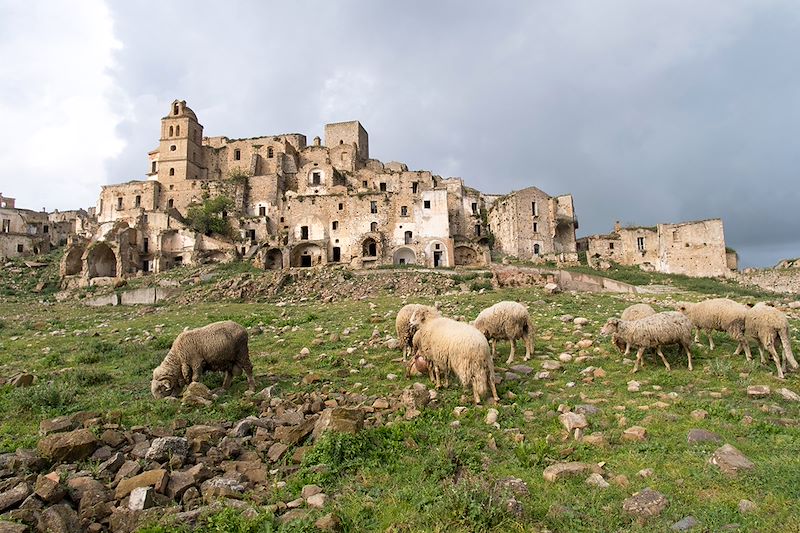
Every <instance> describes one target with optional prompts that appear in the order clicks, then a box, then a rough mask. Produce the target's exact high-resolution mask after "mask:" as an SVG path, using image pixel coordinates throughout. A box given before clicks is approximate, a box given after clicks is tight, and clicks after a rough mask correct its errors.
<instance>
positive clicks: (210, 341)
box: [150, 320, 255, 398]
mask: <svg viewBox="0 0 800 533" xmlns="http://www.w3.org/2000/svg"><path fill="white" fill-rule="evenodd" d="M204 370H211V371H220V372H225V379H224V381H223V383H222V386H223V387H224V388H226V389H227V388H228V387H230V385H231V381H232V380H233V376H238V375H239V374H241V373H242V370H244V372H245V373H246V374H247V385H248V388H249V389H250V390H251V391H253V390H255V380H254V379H253V365H252V363H251V362H250V356H249V355H248V349H247V330H246V329H244V328H243V327H242V326H240V325H239V324H237V323H236V322H232V321H230V320H228V321H225V322H214V323H213V324H209V325H207V326H203V327H201V328H197V329H191V330H187V331H184V332H183V333H181V334H180V335H178V336H177V337H176V338H175V341H174V342H173V343H172V348H170V350H169V352H168V353H167V356H166V357H165V358H164V360H163V361H162V362H161V364H160V365H158V367H156V368H155V370H153V381H152V382H151V383H150V391H151V392H152V393H153V396H154V397H155V398H163V397H165V396H177V395H178V394H179V393H180V391H181V390H182V389H183V387H184V386H185V385H188V384H189V383H191V382H195V381H200V377H201V376H202V375H203V371H204Z"/></svg>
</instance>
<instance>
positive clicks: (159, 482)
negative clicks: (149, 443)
mask: <svg viewBox="0 0 800 533" xmlns="http://www.w3.org/2000/svg"><path fill="white" fill-rule="evenodd" d="M168 481H169V474H168V473H167V471H166V470H163V469H161V468H159V469H157V470H148V471H147V472H143V473H141V474H139V475H138V476H133V477H132V478H128V479H123V480H122V481H120V482H119V485H117V489H116V491H115V492H114V497H115V498H116V499H118V500H121V499H122V498H124V497H125V496H127V495H128V494H130V493H131V491H132V490H133V489H135V488H137V487H155V489H156V491H158V492H164V491H165V490H166V488H167V483H168Z"/></svg>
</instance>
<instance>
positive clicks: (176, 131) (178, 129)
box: [175, 124, 181, 137]
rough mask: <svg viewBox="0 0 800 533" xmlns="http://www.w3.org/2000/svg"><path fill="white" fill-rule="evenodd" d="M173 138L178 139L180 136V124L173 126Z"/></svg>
mask: <svg viewBox="0 0 800 533" xmlns="http://www.w3.org/2000/svg"><path fill="white" fill-rule="evenodd" d="M175 136H176V137H180V136H181V126H180V124H179V125H177V126H175Z"/></svg>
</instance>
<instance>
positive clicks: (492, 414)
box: [483, 409, 499, 426]
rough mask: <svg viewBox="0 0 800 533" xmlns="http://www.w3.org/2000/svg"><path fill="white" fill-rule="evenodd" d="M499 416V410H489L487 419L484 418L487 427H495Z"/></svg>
mask: <svg viewBox="0 0 800 533" xmlns="http://www.w3.org/2000/svg"><path fill="white" fill-rule="evenodd" d="M498 414H499V412H498V411H497V409H489V410H487V411H486V418H484V420H483V421H484V422H485V423H486V424H487V425H489V426H493V425H495V424H496V423H497V415H498Z"/></svg>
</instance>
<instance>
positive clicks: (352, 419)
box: [312, 407, 364, 441]
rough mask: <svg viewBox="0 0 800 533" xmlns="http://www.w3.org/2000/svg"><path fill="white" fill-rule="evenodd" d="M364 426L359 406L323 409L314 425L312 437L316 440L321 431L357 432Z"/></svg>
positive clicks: (362, 414) (362, 412) (362, 413)
mask: <svg viewBox="0 0 800 533" xmlns="http://www.w3.org/2000/svg"><path fill="white" fill-rule="evenodd" d="M363 427H364V411H363V410H362V409H359V408H354V409H347V408H344V407H333V408H328V409H325V410H324V411H323V412H322V414H321V415H320V417H319V419H318V420H317V422H316V424H315V425H314V431H313V432H312V438H313V439H314V440H315V441H316V440H317V439H318V438H319V437H320V436H321V435H322V434H323V433H325V432H327V431H335V432H340V433H352V434H355V433H358V432H359V431H361V430H362V429H363Z"/></svg>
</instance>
